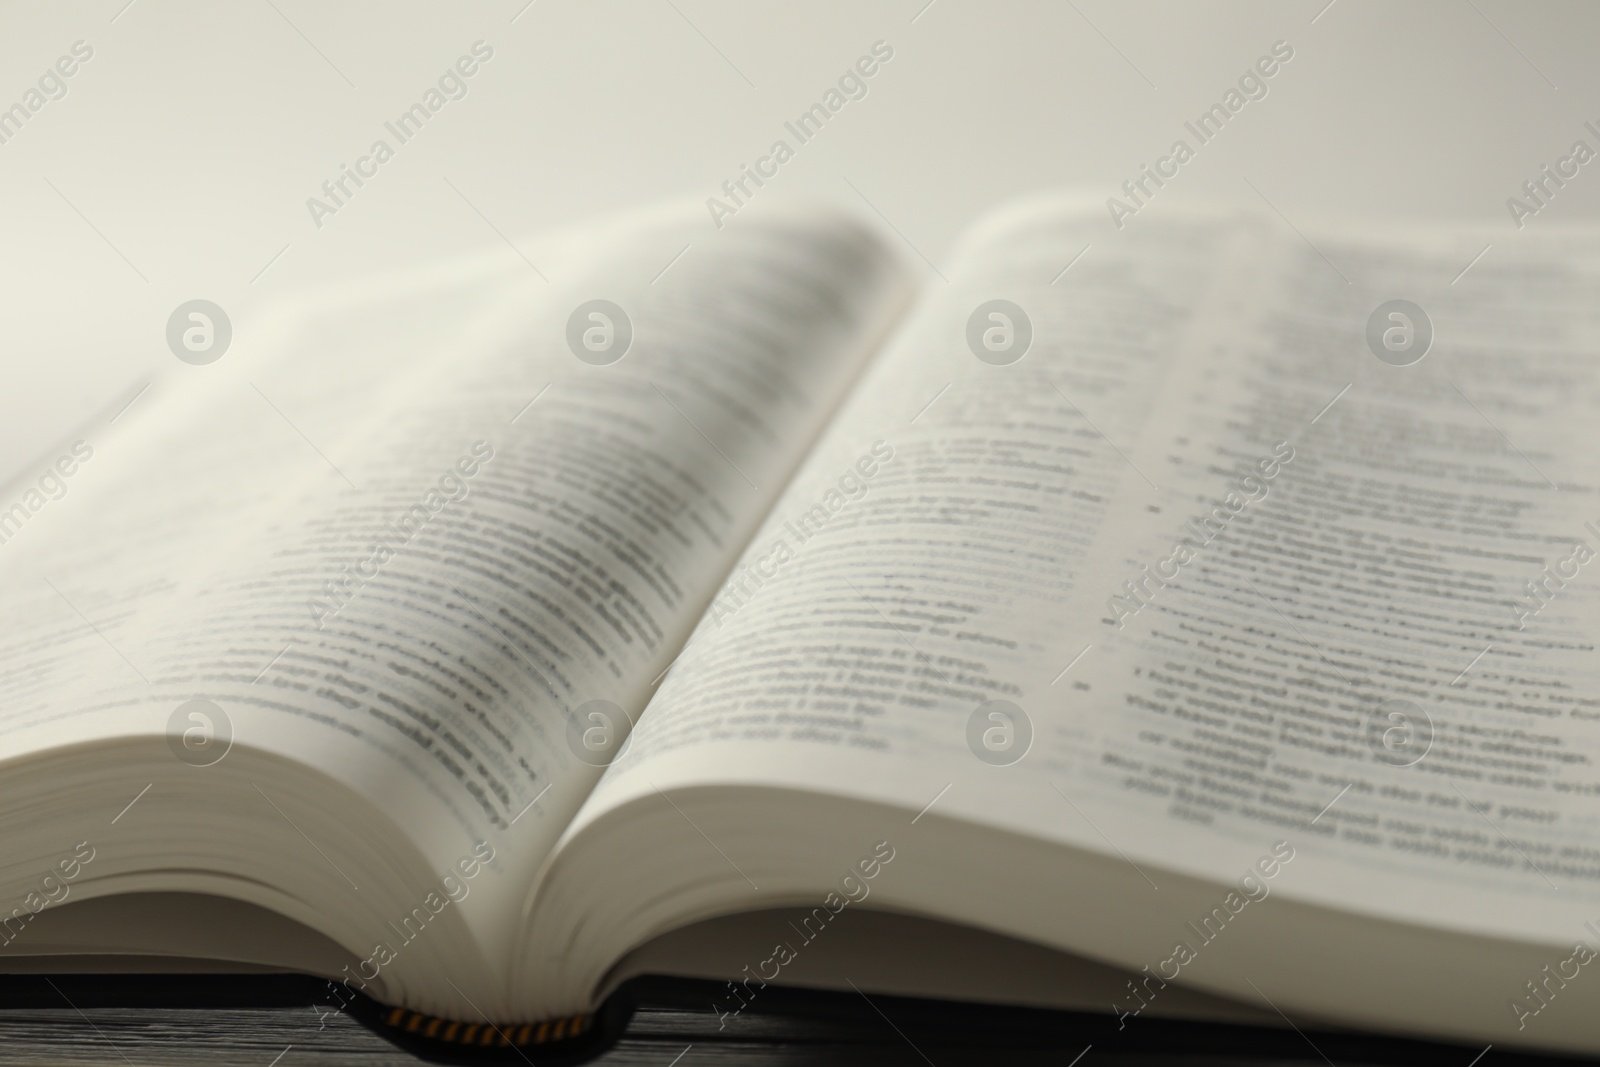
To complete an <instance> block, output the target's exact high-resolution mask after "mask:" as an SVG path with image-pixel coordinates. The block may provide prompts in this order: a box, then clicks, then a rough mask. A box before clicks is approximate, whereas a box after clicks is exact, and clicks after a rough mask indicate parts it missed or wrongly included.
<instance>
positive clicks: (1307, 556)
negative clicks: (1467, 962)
mask: <svg viewBox="0 0 1600 1067" xmlns="http://www.w3.org/2000/svg"><path fill="white" fill-rule="evenodd" d="M1146 221H1147V220H1144V219H1141V220H1140V222H1139V223H1138V224H1137V225H1131V226H1129V227H1128V228H1127V229H1126V230H1123V231H1121V232H1119V233H1117V235H1116V237H1115V239H1114V240H1108V239H1107V238H1106V231H1105V229H1104V228H1103V225H1102V224H1101V222H1100V220H1099V219H1098V218H1097V217H1096V216H1095V215H1094V214H1083V213H1078V212H1073V211H1070V210H1062V209H1059V208H1058V209H1054V210H1036V209H1031V208H1029V209H1019V210H1016V211H1014V212H1011V213H1009V214H1008V215H1007V216H1002V217H1000V218H998V219H996V220H994V221H993V222H991V223H990V224H989V225H988V226H986V227H985V228H984V229H983V230H982V231H980V232H979V233H978V234H976V235H975V236H974V237H973V239H972V240H971V242H970V243H969V246H968V248H967V249H966V251H965V253H964V254H963V255H962V256H961V257H960V259H959V266H958V267H957V269H956V270H955V271H953V272H952V279H951V284H950V287H949V289H948V290H943V291H940V292H939V293H937V294H936V295H935V296H934V297H933V298H931V299H930V300H929V301H928V302H927V303H926V304H925V305H924V306H923V308H922V309H921V310H920V312H919V314H918V315H917V317H916V318H915V320H914V321H913V323H911V324H910V325H909V326H908V328H907V330H906V331H905V332H904V333H903V335H902V336H901V338H900V339H899V340H898V342H897V343H896V344H895V345H894V346H893V347H892V348H891V349H890V350H889V351H888V352H886V353H885V355H884V357H883V358H882V359H881V360H880V361H878V363H877V364H875V366H874V368H873V371H872V373H871V374H870V376H869V377H868V378H867V379H866V380H865V381H864V382H863V384H862V385H861V387H860V388H859V389H858V390H857V391H856V393H855V394H854V395H853V397H852V399H851V402H850V404H849V405H848V406H847V408H846V410H845V412H844V413H843V414H842V415H841V417H840V418H839V419H838V420H837V422H836V423H835V424H834V425H833V427H832V428H831V429H830V431H829V434H828V436H827V437H826V438H825V439H824V441H823V442H821V444H820V445H819V447H818V448H817V449H816V451H815V452H814V454H813V456H812V457H811V458H810V459H809V460H808V462H807V464H806V466H805V468H804V469H803V470H802V472H801V474H800V475H799V476H797V478H796V480H795V483H794V485H793V487H792V488H791V491H790V492H789V493H788V494H787V495H786V496H785V498H784V499H783V500H781V501H779V503H778V505H777V506H776V508H775V509H774V512H773V515H772V518H771V519H770V520H769V522H768V523H767V525H766V526H764V527H763V529H762V530H761V531H760V532H759V533H758V534H757V536H756V537H755V538H754V539H753V541H752V547H751V549H750V550H749V552H748V553H747V554H746V556H745V559H744V560H743V561H742V564H741V566H740V567H739V568H737V569H736V570H735V572H734V580H733V581H732V582H730V583H729V585H727V586H725V588H724V590H723V593H722V595H720V596H719V597H718V599H717V600H716V601H714V603H713V606H712V609H711V611H710V612H709V613H708V615H707V618H706V619H705V620H704V621H703V623H702V624H701V626H700V628H699V630H698V631H697V632H696V634H695V636H694V638H693V639H692V640H691V642H690V643H689V646H688V651H687V652H686V653H685V655H684V656H683V658H682V660H681V661H680V662H679V664H678V665H677V666H676V667H675V669H674V670H673V672H672V674H671V675H670V676H669V677H668V679H667V681H666V682H665V683H664V684H663V686H662V687H661V690H660V693H659V694H658V696H657V698H656V700H655V701H654V702H653V703H652V705H651V707H650V709H649V712H648V713H647V715H646V716H645V718H644V720H643V724H642V726H641V728H640V730H639V731H638V733H637V734H636V736H635V743H634V746H633V748H632V751H631V752H629V753H628V754H626V755H625V756H624V757H623V758H622V759H621V760H620V761H619V762H618V764H617V765H616V766H614V767H613V768H612V769H611V771H610V772H609V773H608V776H607V779H606V781H605V782H604V783H603V784H602V786H601V788H600V789H599V790H598V791H597V792H596V794H595V796H594V797H593V798H592V799H591V802H590V807H589V808H588V809H586V811H585V812H584V814H583V815H582V816H581V817H580V823H579V825H580V826H581V825H583V824H584V823H585V822H586V821H587V820H590V819H596V818H599V817H601V816H602V815H603V814H604V813H605V812H606V811H608V810H614V809H615V808H616V807H617V806H618V805H621V804H624V803H627V802H628V801H629V800H631V799H636V798H639V797H644V796H647V795H648V793H649V792H650V791H651V790H652V789H658V790H668V789H670V788H671V787H672V786H685V787H686V786H691V785H700V786H703V785H707V784H709V783H716V782H725V783H739V782H744V783H762V784H765V785H774V784H787V785H789V786H791V787H793V788H796V789H802V790H811V791H823V792H827V793H829V794H835V795H845V796H853V797H859V798H862V799H864V800H873V801H879V802H890V803H894V804H898V805H900V806H902V807H903V808H905V809H906V810H907V811H908V812H909V813H910V814H912V815H916V816H917V817H918V818H922V817H924V815H923V813H925V812H928V811H931V812H932V813H933V814H932V816H930V817H933V818H950V819H960V820H965V821H967V822H969V823H973V824H980V825H988V826H994V827H1001V828H1005V829H1006V830H1008V831H1013V832H1018V833H1024V834H1027V835H1030V836H1034V837H1038V838H1042V839H1048V840H1054V841H1058V842H1061V843H1063V844H1070V845H1073V846H1076V847H1079V848H1082V849H1087V850H1091V851H1093V852H1096V853H1102V854H1105V855H1108V856H1110V857H1112V858H1115V859H1118V860H1119V862H1120V861H1121V860H1126V861H1127V862H1128V863H1129V864H1130V865H1132V866H1131V869H1130V877H1132V871H1133V870H1137V871H1138V872H1139V878H1134V879H1133V881H1135V882H1136V883H1138V885H1139V886H1140V892H1143V886H1144V883H1148V886H1149V890H1150V893H1151V901H1150V902H1149V906H1150V907H1157V906H1158V901H1159V898H1158V897H1157V896H1156V893H1157V890H1158V882H1159V878H1152V877H1150V876H1149V872H1152V871H1160V870H1163V869H1166V870H1172V871H1177V872H1181V873H1183V874H1184V875H1186V876H1193V877H1200V878H1205V879H1208V880H1211V881H1213V882H1219V883H1223V884H1227V883H1232V882H1234V881H1236V880H1237V878H1238V877H1239V872H1240V871H1242V870H1243V871H1248V870H1250V869H1251V867H1252V866H1253V865H1254V864H1255V862H1256V861H1257V860H1258V858H1259V857H1260V856H1261V855H1263V854H1269V853H1270V852H1271V850H1272V849H1274V848H1275V847H1279V845H1280V843H1287V844H1284V845H1283V847H1286V848H1288V849H1289V850H1290V851H1291V852H1292V851H1293V850H1296V849H1298V850H1299V852H1300V854H1301V855H1302V856H1303V857H1304V858H1302V859H1300V860H1298V861H1296V864H1295V866H1294V867H1293V868H1292V875H1287V876H1286V877H1285V879H1284V881H1283V882H1282V883H1281V884H1282V886H1283V887H1284V888H1283V889H1282V891H1283V892H1285V893H1289V894H1292V895H1295V896H1297V897H1298V898H1299V899H1301V900H1304V901H1309V902H1314V903H1319V904H1323V905H1326V906H1328V907H1332V908H1339V909H1343V910H1345V911H1348V912H1356V913H1362V914H1369V915H1375V916H1382V917H1385V918H1389V919H1394V920H1399V921H1405V922H1416V923H1420V924H1425V925H1430V926H1443V927H1446V928H1450V929H1456V930H1461V931H1469V932H1475V933H1480V934H1490V933H1492V934H1494V935H1497V936H1501V937H1506V938H1515V939H1521V940H1526V941H1534V942H1540V943H1551V944H1561V943H1566V944H1569V945H1570V942H1571V940H1572V939H1573V938H1574V937H1577V936H1579V935H1580V934H1581V933H1582V926H1581V923H1582V921H1583V920H1584V918H1586V917H1587V916H1586V913H1585V908H1586V907H1588V906H1589V905H1592V904H1593V902H1595V900H1596V899H1597V897H1600V892H1597V891H1600V864H1597V863H1596V860H1597V858H1600V853H1596V851H1595V849H1594V846H1593V841H1594V827H1595V817H1594V815H1593V814H1592V811H1591V810H1590V809H1591V805H1590V804H1589V803H1588V800H1587V798H1588V797H1590V796H1592V795H1593V793H1594V791H1595V789H1596V788H1600V783H1597V782H1596V780H1595V777H1594V771H1593V767H1594V760H1595V759H1596V758H1597V757H1600V734H1597V728H1596V726H1595V725H1594V723H1595V707H1596V705H1595V701H1596V699H1597V697H1596V694H1595V693H1594V692H1593V689H1594V688H1595V687H1594V685H1593V679H1594V675H1595V666H1594V664H1593V654H1592V637H1591V635H1592V634H1593V633H1594V632H1595V630H1594V623H1595V622H1596V621H1597V620H1596V617H1595V612H1596V606H1597V604H1600V599H1597V598H1600V592H1596V591H1595V587H1594V586H1593V583H1587V584H1586V582H1585V576H1586V573H1587V572H1585V571H1583V570H1582V567H1583V565H1584V564H1585V563H1586V562H1587V561H1588V560H1589V559H1590V558H1592V556H1593V553H1594V551H1595V549H1596V547H1597V546H1600V534H1597V533H1596V531H1595V530H1591V529H1590V528H1588V527H1587V526H1586V525H1585V523H1586V522H1588V521H1591V520H1594V519H1595V518H1596V516H1597V515H1600V502H1597V500H1596V493H1595V485H1594V482H1593V479H1592V478H1591V477H1590V476H1589V474H1588V471H1589V469H1590V467H1591V466H1592V465H1590V464H1586V462H1585V461H1584V460H1583V457H1584V456H1585V455H1586V454H1587V451H1588V446H1589V443H1590V442H1589V439H1590V438H1591V437H1592V431H1591V430H1590V428H1589V422H1590V421H1591V420H1589V419H1588V418H1586V414H1585V413H1586V412H1589V411H1592V410H1593V408H1594V405H1595V402H1596V400H1597V395H1596V393H1597V389H1600V376H1597V375H1596V373H1595V371H1594V364H1593V355H1592V353H1593V350H1594V348H1595V346H1596V343H1597V341H1600V322H1597V320H1596V308H1595V307H1594V306H1593V302H1592V300H1591V299H1590V295H1589V294H1592V293H1593V292H1594V286H1595V283H1596V280H1597V272H1600V263H1597V261H1596V258H1595V257H1594V255H1593V254H1592V253H1591V252H1590V251H1589V248H1588V247H1587V246H1586V244H1585V242H1583V241H1582V240H1580V239H1579V238H1573V239H1571V240H1562V239H1559V238H1556V239H1537V240H1536V239H1534V238H1532V237H1523V238H1520V240H1521V242H1522V243H1520V244H1516V243H1512V242H1504V243H1503V244H1504V246H1503V247H1502V243H1496V244H1495V245H1494V251H1493V253H1492V254H1491V255H1490V256H1488V257H1486V258H1484V259H1483V261H1482V262H1479V263H1477V264H1476V266H1474V267H1473V268H1472V270H1471V271H1470V272H1468V273H1465V275H1464V276H1463V275H1462V268H1463V266H1465V265H1467V264H1468V262H1469V261H1471V260H1472V259H1473V257H1474V254H1475V253H1477V252H1479V251H1480V250H1482V248H1483V246H1484V244H1485V243H1487V242H1486V241H1483V240H1479V241H1476V243H1474V238H1471V237H1464V238H1460V239H1451V240H1432V241H1430V240H1424V239H1420V238H1418V239H1404V240H1402V239H1385V238H1384V237H1383V236H1382V235H1378V236H1376V237H1369V236H1358V235H1348V234H1347V235H1341V234H1339V233H1337V232H1333V233H1329V234H1318V235H1317V236H1316V237H1315V238H1313V240H1308V239H1307V238H1306V237H1304V236H1302V235H1300V234H1298V233H1295V232H1293V231H1290V230H1286V229H1284V228H1283V227H1282V226H1280V225H1277V223H1276V222H1275V220H1271V219H1264V218H1259V217H1254V216H1248V217H1243V216H1242V217H1206V216H1183V215H1174V216H1168V217H1164V218H1163V217H1154V216H1153V217H1152V218H1151V219H1149V220H1148V222H1149V225H1145V223H1146ZM1313 241H1314V243H1313ZM1090 246H1092V247H1090ZM1080 257H1081V258H1080ZM1452 279H1456V280H1455V281H1452ZM1396 299H1405V300H1408V301H1410V302H1411V303H1412V304H1413V305H1420V306H1425V307H1426V316H1427V321H1426V322H1424V320H1423V319H1421V318H1418V317H1417V316H1415V315H1414V314H1410V315H1409V317H1407V318H1406V319H1405V320H1401V319H1390V318H1388V317H1387V314H1383V315H1378V316H1377V318H1376V321H1377V322H1378V327H1377V328H1376V329H1375V331H1374V333H1373V336H1374V342H1373V344H1369V343H1368V340H1367V323H1368V320H1369V318H1370V317H1373V316H1374V315H1376V314H1377V313H1378V312H1379V311H1380V310H1381V307H1380V306H1387V305H1388V304H1389V302H1390V301H1392V300H1396ZM994 301H1006V302H1007V303H1005V304H995V303H992V302H994ZM1397 306H1398V305H1397ZM996 309H999V311H1000V312H1001V314H1002V315H1003V317H1002V318H995V317H993V316H994V312H995V310H996ZM1017 309H1022V310H1023V312H1024V314H1023V315H1017V314H1016V313H1015V311H1016V310H1017ZM1024 317H1025V319H1026V320H1027V324H1028V330H1027V331H1026V332H1025V331H1023V329H1022V326H1021V324H1022V322H1023V320H1024ZM1424 326H1428V327H1429V328H1430V329H1431V331H1432V332H1433V336H1432V338H1431V342H1430V343H1429V344H1426V345H1423V346H1422V349H1421V350H1422V351H1423V352H1425V353H1426V354H1425V356H1424V358H1421V359H1420V361H1411V359H1410V357H1411V356H1412V355H1414V354H1415V352H1404V351H1401V352H1396V351H1394V350H1392V349H1390V348H1387V347H1385V344H1384V341H1383V338H1384V334H1385V332H1386V331H1387V330H1389V329H1391V328H1394V329H1398V330H1400V331H1401V334H1404V333H1405V332H1406V331H1407V330H1410V331H1416V330H1420V329H1422V328H1423V327H1424ZM989 330H994V331H997V332H996V333H994V334H990V335H989V337H990V340H991V341H992V342H993V345H992V346H990V345H987V344H986V343H985V341H984V338H985V335H986V331H989ZM1029 333H1031V337H1027V334H1029ZM1413 336H1415V335H1414V334H1413ZM1021 338H1026V345H1025V346H1024V345H1023V342H1022V340H1020V339H1021ZM1390 339H1391V341H1395V342H1396V343H1403V342H1404V341H1405V338H1404V337H1402V336H1401V335H1400V334H1394V335H1390ZM1008 345H1009V346H1011V347H1009V348H1008ZM1374 345H1376V347H1374ZM1018 348H1025V350H1024V351H1023V352H1022V353H1021V355H1020V358H1017V352H1016V350H1017V349H1018ZM1380 351H1381V352H1382V353H1384V356H1382V357H1380V355H1379V354H1378V353H1379V352H1380ZM1180 549H1181V550H1180ZM741 576H742V577H741ZM1396 701H1399V702H1401V703H1395V702H1396ZM910 832H911V831H908V833H910ZM574 833H576V830H575V831H574ZM732 860H733V862H735V863H737V862H738V857H737V856H734V857H732ZM945 861H947V862H959V860H958V859H957V858H955V857H947V858H946V860H945ZM1446 885H1448V886H1449V887H1450V893H1449V894H1447V895H1446V894H1442V893H1441V892H1440V889H1441V887H1442V886H1446ZM905 893H906V895H904V896H903V897H901V898H900V899H899V900H898V901H895V900H892V899H889V898H885V899H886V900H887V901H888V904H889V906H896V905H898V906H902V907H912V906H928V905H927V904H926V901H927V900H931V899H933V897H934V896H935V895H936V894H935V893H934V890H932V889H930V888H927V887H920V888H908V889H907V890H906V891H905ZM919 894H920V896H919ZM919 901H920V902H921V903H919ZM1130 906H1131V904H1130ZM997 907H998V905H996V904H995V902H994V901H993V900H990V901H973V902H969V903H967V904H964V905H962V908H964V909H966V914H965V915H964V916H963V915H961V914H954V915H952V917H956V918H963V917H964V918H966V919H967V920H969V921H980V922H983V923H987V924H991V925H996V926H999V927H1001V928H1006V929H1013V930H1014V932H1019V933H1021V934H1022V935H1023V936H1044V934H1043V933H1042V932H1041V931H1040V930H1037V929H1035V930H1028V929H1020V930H1016V929H1015V926H1014V925H1012V926H1007V925H1006V922H1007V920H1006V918H1005V916H1003V915H1002V914H1000V912H999V911H997V910H996V908H997ZM950 910H951V905H949V903H948V902H946V903H945V904H944V905H943V910H942V911H940V912H939V913H940V914H949V913H950ZM1590 910H1591V911H1592V907H1591V908H1590ZM1016 921H1017V920H1016V919H1015V918H1012V919H1011V920H1010V922H1011V923H1012V924H1015V923H1016ZM1512 984H1513V985H1514V984H1515V983H1512Z"/></svg>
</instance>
